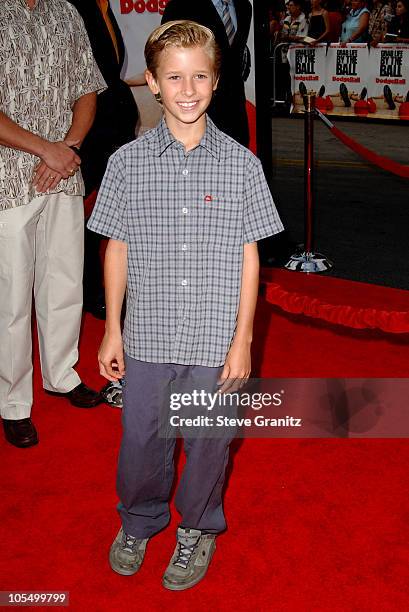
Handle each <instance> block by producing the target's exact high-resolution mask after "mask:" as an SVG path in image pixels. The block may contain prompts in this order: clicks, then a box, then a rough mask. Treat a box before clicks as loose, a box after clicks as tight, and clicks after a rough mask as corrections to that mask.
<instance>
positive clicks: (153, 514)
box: [117, 356, 232, 538]
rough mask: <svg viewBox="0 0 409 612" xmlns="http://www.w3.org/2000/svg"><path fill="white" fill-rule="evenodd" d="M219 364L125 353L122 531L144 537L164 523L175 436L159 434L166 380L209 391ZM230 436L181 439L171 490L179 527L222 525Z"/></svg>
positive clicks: (165, 404) (120, 492)
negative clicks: (149, 359)
mask: <svg viewBox="0 0 409 612" xmlns="http://www.w3.org/2000/svg"><path fill="white" fill-rule="evenodd" d="M221 370H222V368H208V367H204V366H184V365H176V364H165V363H146V362H143V361H137V360H135V359H132V358H130V357H128V356H127V357H126V377H125V385H124V390H123V404H124V405H123V410H122V425H123V437H122V442H121V449H120V453H119V464H118V478H117V491H118V496H119V499H120V504H119V506H118V509H119V513H120V516H121V519H122V525H123V528H124V531H125V532H126V533H129V534H130V535H133V536H134V537H136V538H148V537H151V536H153V535H154V534H155V533H157V532H158V531H160V530H161V529H163V528H164V527H165V526H166V525H167V524H168V522H169V519H170V513H169V503H168V500H169V495H170V490H171V487H172V483H173V478H174V460H173V454H174V449H175V442H176V439H175V437H161V436H159V432H158V429H159V420H160V419H161V418H162V417H163V414H164V413H163V410H165V412H166V408H167V409H169V393H170V390H169V389H170V384H171V383H172V381H176V382H177V380H178V379H183V380H184V385H185V387H186V385H187V386H189V385H190V386H191V388H195V387H197V388H207V389H208V390H212V391H213V390H214V389H215V388H216V382H217V379H218V376H219V375H220V373H221ZM231 439H232V438H231V437H230V438H227V437H226V436H225V437H223V438H221V439H211V438H204V437H201V438H200V437H199V438H185V439H184V450H185V454H186V464H185V466H184V469H183V473H182V476H181V480H180V483H179V486H178V489H177V492H176V508H177V510H178V512H179V513H180V514H181V517H182V520H181V525H182V526H183V527H190V528H193V529H200V530H202V531H206V532H211V533H218V532H220V531H223V529H225V528H226V522H225V518H224V512H223V504H222V489H223V483H224V477H225V470H226V466H227V462H228V456H229V444H230V442H231Z"/></svg>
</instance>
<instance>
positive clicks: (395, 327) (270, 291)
mask: <svg viewBox="0 0 409 612" xmlns="http://www.w3.org/2000/svg"><path fill="white" fill-rule="evenodd" d="M264 284H265V287H266V292H265V299H266V300H267V302H269V303H270V304H274V305H275V306H278V307H279V308H281V309H282V310H285V311H286V312H290V313H293V314H303V315H306V316H307V317H313V318H315V319H322V320H323V321H328V322H329V323H335V324H337V325H344V326H346V327H352V328H354V329H381V330H382V331H384V332H388V333H392V334H404V333H409V312H407V311H405V312H399V311H387V310H376V309H375V308H354V307H353V306H343V305H335V304H328V303H326V302H322V301H321V300H319V299H317V298H311V297H309V296H307V295H300V294H299V293H296V292H293V291H292V292H288V291H286V290H285V289H283V288H282V287H281V286H280V285H279V284H277V283H264Z"/></svg>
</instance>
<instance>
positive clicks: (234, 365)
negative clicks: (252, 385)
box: [219, 242, 260, 393]
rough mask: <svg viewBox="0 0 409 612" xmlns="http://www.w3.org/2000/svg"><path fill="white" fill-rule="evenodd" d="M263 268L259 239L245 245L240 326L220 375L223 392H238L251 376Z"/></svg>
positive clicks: (238, 316) (238, 321)
mask: <svg viewBox="0 0 409 612" xmlns="http://www.w3.org/2000/svg"><path fill="white" fill-rule="evenodd" d="M259 270H260V263H259V257H258V250H257V242H252V243H250V244H245V245H244V255H243V271H242V277H241V290H240V304H239V312H238V315H237V328H236V333H235V336H234V340H233V343H232V345H231V347H230V350H229V352H228V354H227V357H226V362H225V364H224V368H223V372H222V374H221V376H220V378H219V383H224V384H222V386H221V387H220V392H221V393H224V392H226V391H228V392H230V393H231V392H232V391H236V390H237V389H238V388H239V387H240V386H242V385H243V384H244V382H245V381H246V380H247V379H248V377H249V376H250V372H251V353H250V350H251V342H252V340H253V321H254V313H255V310H256V304H257V295H258V287H259ZM235 381H237V382H235Z"/></svg>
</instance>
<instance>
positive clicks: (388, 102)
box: [288, 43, 409, 119]
mask: <svg viewBox="0 0 409 612" xmlns="http://www.w3.org/2000/svg"><path fill="white" fill-rule="evenodd" d="M303 50H304V54H303V53H302V51H303ZM288 60H289V63H290V70H291V82H292V94H293V103H294V107H293V112H301V111H302V110H303V109H304V106H303V103H302V96H303V95H304V94H305V93H315V95H316V96H317V98H316V106H317V108H319V110H321V111H322V112H325V113H327V114H330V115H343V116H345V115H346V116H354V115H359V116H371V117H379V118H382V119H409V94H408V92H409V45H403V44H402V45H401V44H399V45H397V44H383V45H378V46H377V47H371V48H370V49H368V46H367V45H366V44H365V43H351V44H347V45H345V44H341V43H333V44H331V45H329V46H328V48H326V46H325V45H317V46H316V47H307V46H303V45H291V47H290V48H289V51H288Z"/></svg>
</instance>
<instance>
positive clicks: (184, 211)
mask: <svg viewBox="0 0 409 612" xmlns="http://www.w3.org/2000/svg"><path fill="white" fill-rule="evenodd" d="M187 212H188V210H187V208H186V207H185V208H182V213H183V214H184V215H187Z"/></svg>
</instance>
